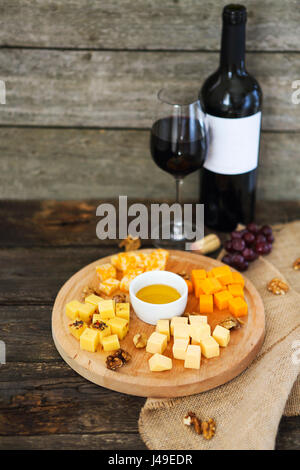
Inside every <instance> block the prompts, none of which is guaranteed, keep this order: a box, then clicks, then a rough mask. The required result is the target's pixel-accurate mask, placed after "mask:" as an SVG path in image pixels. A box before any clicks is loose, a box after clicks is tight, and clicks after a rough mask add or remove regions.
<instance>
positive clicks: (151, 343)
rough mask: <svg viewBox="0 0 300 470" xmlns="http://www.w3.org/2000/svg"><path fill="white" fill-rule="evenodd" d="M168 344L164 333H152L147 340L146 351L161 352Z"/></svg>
mask: <svg viewBox="0 0 300 470" xmlns="http://www.w3.org/2000/svg"><path fill="white" fill-rule="evenodd" d="M167 345H168V338H167V337H166V335H162V334H161V333H157V332H156V331H155V332H154V333H152V335H151V336H150V337H149V339H148V342H147V347H146V351H147V352H148V353H151V354H155V353H159V354H162V353H163V352H164V350H165V349H166V347H167Z"/></svg>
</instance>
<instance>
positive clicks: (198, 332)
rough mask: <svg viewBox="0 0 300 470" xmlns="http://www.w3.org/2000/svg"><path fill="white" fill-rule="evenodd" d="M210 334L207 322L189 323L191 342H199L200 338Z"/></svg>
mask: <svg viewBox="0 0 300 470" xmlns="http://www.w3.org/2000/svg"><path fill="white" fill-rule="evenodd" d="M210 335H211V329H210V325H209V324H208V323H198V324H196V325H191V337H192V344H195V343H196V344H199V343H200V341H201V340H202V339H205V338H208V337H209V336H210Z"/></svg>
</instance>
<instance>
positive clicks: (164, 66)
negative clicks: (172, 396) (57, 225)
mask: <svg viewBox="0 0 300 470" xmlns="http://www.w3.org/2000/svg"><path fill="white" fill-rule="evenodd" d="M226 3H228V1H219V2H215V1H212V0H208V1H203V0H197V1H196V0H165V1H164V2H161V1H160V0H148V1H145V0H135V1H132V0H114V1H112V0H110V1H106V2H104V1H102V0H101V1H97V2H90V1H89V0H56V1H51V0H39V1H38V2H37V1H36V0H27V1H26V2H24V1H22V0H2V2H1V6H0V13H1V28H0V46H1V49H0V79H2V80H5V82H6V88H7V102H6V104H5V105H1V107H0V146H1V157H0V197H1V198H20V199H25V198H58V199H76V198H78V199H81V198H88V197H91V198H93V197H94V198H98V197H99V198H103V197H115V196H118V195H119V194H127V195H128V196H129V197H140V198H143V197H145V198H153V199H157V198H172V197H173V189H174V188H173V185H172V180H171V178H170V177H169V176H168V175H167V174H164V173H163V172H162V171H160V170H159V169H158V168H156V166H155V165H154V164H153V163H152V161H151V158H150V155H149V146H148V138H149V131H148V130H147V129H148V128H149V126H150V125H151V122H152V120H153V112H154V108H155V95H156V92H157V91H158V89H159V88H160V87H161V86H163V85H164V84H165V83H167V84H169V83H170V84H178V86H184V87H186V88H190V89H194V90H195V91H196V90H198V89H199V88H200V86H201V83H202V82H203V80H204V78H205V77H206V76H207V75H208V74H209V73H210V72H212V71H213V70H214V69H215V68H216V66H217V63H218V50H219V42H220V29H221V11H222V7H223V5H225V4H226ZM297 3H298V2H297V1H296V0H295V1H294V0H286V1H284V2H283V1H282V0H272V1H271V0H267V1H264V2H261V1H259V0H257V1H256V0H247V1H244V4H246V6H247V7H248V11H249V20H248V27H247V28H248V29H247V32H248V34H247V49H248V51H249V53H248V57H247V65H248V69H249V70H250V71H251V72H252V73H253V74H255V76H256V77H257V78H258V80H259V81H260V83H261V85H262V88H263V92H264V115H263V135H262V149H261V169H260V179H259V192H258V196H259V198H260V199H266V200H279V199H285V200H289V199H300V191H299V185H300V172H299V169H300V159H299V148H300V145H299V144H300V105H295V104H293V103H292V101H291V96H292V92H293V89H292V82H293V81H294V80H297V79H300V72H299V70H300V54H299V52H300V40H299V39H300V10H299V8H298V7H297ZM197 193H198V178H197V175H192V176H190V177H189V178H187V180H186V184H185V193H184V194H185V196H186V197H188V198H189V199H190V198H197Z"/></svg>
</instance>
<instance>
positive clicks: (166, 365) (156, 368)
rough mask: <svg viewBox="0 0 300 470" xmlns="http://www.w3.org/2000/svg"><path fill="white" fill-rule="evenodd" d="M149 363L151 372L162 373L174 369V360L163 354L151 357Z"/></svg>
mask: <svg viewBox="0 0 300 470" xmlns="http://www.w3.org/2000/svg"><path fill="white" fill-rule="evenodd" d="M148 363H149V368H150V370H151V372H162V371H164V370H171V369H172V359H170V358H169V357H166V356H163V355H162V354H158V353H156V354H154V356H152V357H150V359H149V361H148Z"/></svg>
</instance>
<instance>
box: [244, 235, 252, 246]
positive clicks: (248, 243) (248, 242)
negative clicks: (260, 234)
mask: <svg viewBox="0 0 300 470" xmlns="http://www.w3.org/2000/svg"><path fill="white" fill-rule="evenodd" d="M243 238H244V240H245V242H246V244H247V245H248V246H250V245H251V244H252V243H253V242H254V241H255V235H254V234H253V233H251V232H247V233H245V235H244V237H243Z"/></svg>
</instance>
